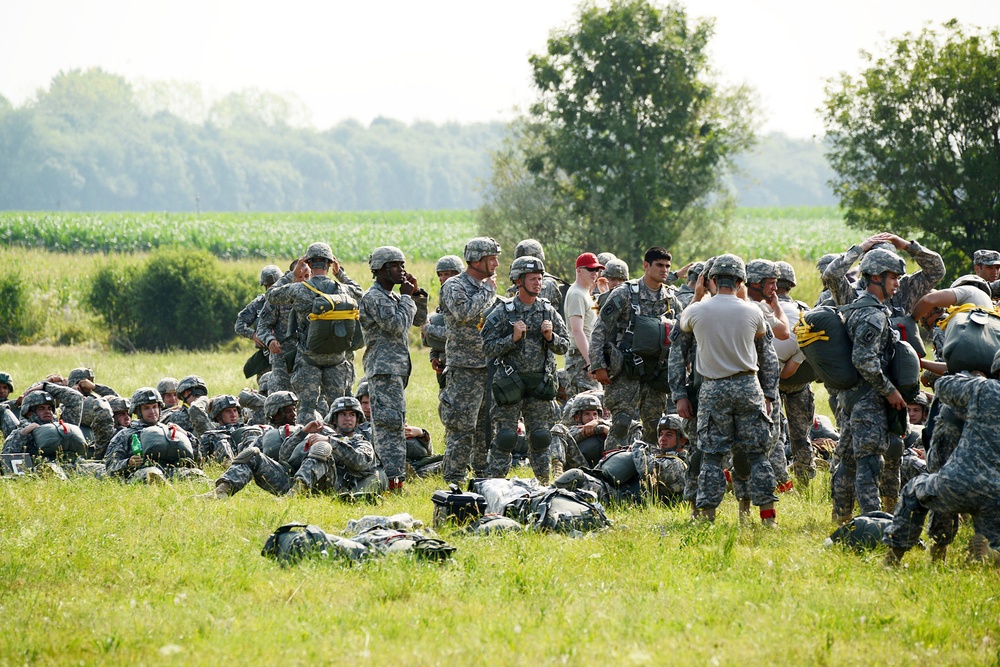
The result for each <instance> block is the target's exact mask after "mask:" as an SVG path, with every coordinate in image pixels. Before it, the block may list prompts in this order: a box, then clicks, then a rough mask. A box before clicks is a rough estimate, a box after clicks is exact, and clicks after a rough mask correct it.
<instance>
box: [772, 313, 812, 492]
mask: <svg viewBox="0 0 1000 667" xmlns="http://www.w3.org/2000/svg"><path fill="white" fill-rule="evenodd" d="M778 300H779V301H781V307H782V309H783V310H784V311H785V316H786V317H787V318H788V322H789V324H791V325H792V326H793V327H794V326H795V323H796V322H798V321H799V313H800V312H802V311H805V310H808V306H806V304H804V303H802V302H801V301H796V300H795V299H793V298H791V297H790V296H788V295H787V294H781V295H779V296H778ZM793 335H794V334H793ZM778 389H779V393H780V395H781V405H782V407H783V408H784V409H785V416H786V417H787V420H786V422H785V423H786V429H787V432H788V442H789V444H790V445H791V449H792V471H793V473H794V474H795V477H796V478H797V479H798V480H799V483H800V484H801V483H807V482H808V480H809V479H811V478H813V477H814V476H815V475H816V462H815V457H814V455H813V448H812V445H811V444H810V442H809V429H811V428H812V422H813V415H814V413H815V412H816V400H815V397H814V395H813V390H812V386H811V385H810V384H802V385H789V384H779V385H778Z"/></svg>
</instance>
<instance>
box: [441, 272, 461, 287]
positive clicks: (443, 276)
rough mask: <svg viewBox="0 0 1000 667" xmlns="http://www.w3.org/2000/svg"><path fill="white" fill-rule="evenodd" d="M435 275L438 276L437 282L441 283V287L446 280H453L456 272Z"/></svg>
mask: <svg viewBox="0 0 1000 667" xmlns="http://www.w3.org/2000/svg"><path fill="white" fill-rule="evenodd" d="M437 274H438V280H439V281H440V282H441V284H442V285H444V282H445V281H446V280H448V278H454V277H455V276H457V275H458V271H438V272H437Z"/></svg>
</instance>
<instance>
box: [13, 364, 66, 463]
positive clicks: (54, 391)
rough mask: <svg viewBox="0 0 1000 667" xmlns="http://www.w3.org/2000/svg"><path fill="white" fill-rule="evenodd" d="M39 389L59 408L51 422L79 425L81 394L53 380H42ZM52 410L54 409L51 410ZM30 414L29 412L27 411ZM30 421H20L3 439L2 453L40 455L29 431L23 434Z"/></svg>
mask: <svg viewBox="0 0 1000 667" xmlns="http://www.w3.org/2000/svg"><path fill="white" fill-rule="evenodd" d="M41 390H42V391H44V392H47V393H48V394H49V395H50V396H52V398H54V399H55V400H56V401H57V402H58V404H59V405H60V407H61V409H60V411H59V415H58V416H55V414H53V418H52V422H50V423H58V422H65V423H67V424H74V425H76V426H79V425H80V417H81V414H82V412H83V394H81V393H80V392H78V391H77V390H76V389H73V388H72V387H67V386H65V385H61V384H55V383H54V382H43V383H42V385H41ZM53 412H54V411H53ZM29 415H30V413H29ZM30 423H32V422H31V421H20V422H19V423H18V424H17V426H16V427H15V428H14V429H13V430H12V431H11V433H10V435H9V436H7V437H6V438H5V439H4V443H3V450H2V453H4V454H30V455H31V456H33V457H35V456H42V454H41V452H39V450H38V446H37V445H36V444H35V438H34V436H33V435H32V434H31V433H28V434H25V433H24V427H25V426H27V425H28V424H30Z"/></svg>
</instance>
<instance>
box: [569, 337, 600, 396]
mask: <svg viewBox="0 0 1000 667" xmlns="http://www.w3.org/2000/svg"><path fill="white" fill-rule="evenodd" d="M589 363H590V361H589V360H588V359H584V358H583V355H581V354H580V351H579V350H577V349H576V348H573V349H572V350H570V351H569V352H568V353H567V354H566V365H565V367H564V369H563V370H565V371H566V376H567V378H568V380H569V386H568V388H567V393H568V394H569V395H571V396H572V395H574V394H579V393H580V392H582V391H587V390H589V389H600V388H601V383H600V382H598V381H597V380H595V379H594V378H592V377H590V371H589V370H587V367H588V365H589Z"/></svg>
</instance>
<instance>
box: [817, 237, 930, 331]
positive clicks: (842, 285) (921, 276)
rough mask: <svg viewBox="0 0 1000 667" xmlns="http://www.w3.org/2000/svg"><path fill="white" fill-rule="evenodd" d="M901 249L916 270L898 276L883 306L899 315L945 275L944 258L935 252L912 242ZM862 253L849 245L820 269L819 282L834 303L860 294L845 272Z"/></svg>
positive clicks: (849, 301) (842, 304)
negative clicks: (917, 268)
mask: <svg viewBox="0 0 1000 667" xmlns="http://www.w3.org/2000/svg"><path fill="white" fill-rule="evenodd" d="M905 250H906V252H908V253H910V256H911V257H913V259H914V261H915V262H916V263H917V265H918V266H919V267H920V270H919V271H917V272H915V273H912V274H909V275H906V276H900V280H899V289H898V290H896V293H895V294H894V295H893V296H892V298H890V299H888V300H887V301H886V302H885V305H886V306H888V307H889V308H890V309H893V310H898V312H899V313H900V314H906V313H910V312H912V311H913V306H914V305H916V303H917V301H919V300H920V299H921V298H922V297H924V296H926V295H927V294H929V293H930V291H931V290H932V289H934V286H935V285H937V284H938V283H939V282H940V281H941V279H942V278H944V274H945V267H944V260H943V259H941V255H939V254H938V253H936V252H934V251H933V250H929V249H927V248H925V247H924V246H922V245H920V244H919V243H917V242H916V241H913V242H911V243H910V245H909V246H907V247H906V248H905ZM862 254H863V253H862V251H861V246H859V245H853V246H851V247H850V248H848V249H847V250H846V251H845V252H843V253H841V254H840V255H837V256H836V257H835V258H834V259H833V261H831V262H830V264H829V266H827V267H826V270H825V271H824V272H823V284H824V285H825V286H826V287H827V289H829V290H830V293H831V297H832V298H833V301H834V304H835V305H838V306H844V305H847V304H849V303H852V302H853V301H854V300H855V299H857V298H858V297H859V296H860V295H861V292H862V291H863V290H861V289H860V286H859V285H857V284H855V283H852V282H851V281H850V280H849V279H848V278H847V272H848V271H850V269H851V266H853V265H854V263H855V262H856V261H858V259H859V258H860V257H861V255H862Z"/></svg>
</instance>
